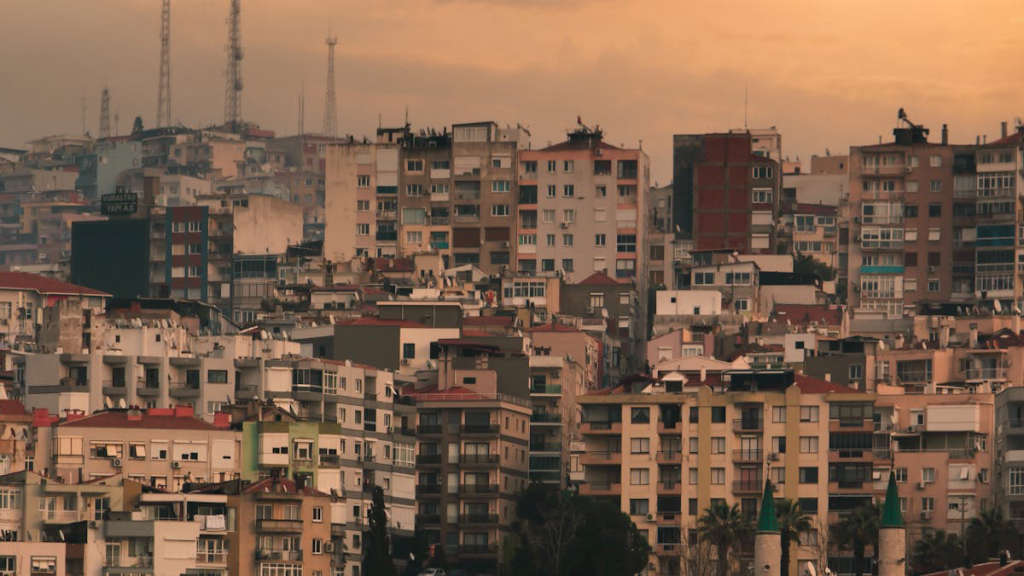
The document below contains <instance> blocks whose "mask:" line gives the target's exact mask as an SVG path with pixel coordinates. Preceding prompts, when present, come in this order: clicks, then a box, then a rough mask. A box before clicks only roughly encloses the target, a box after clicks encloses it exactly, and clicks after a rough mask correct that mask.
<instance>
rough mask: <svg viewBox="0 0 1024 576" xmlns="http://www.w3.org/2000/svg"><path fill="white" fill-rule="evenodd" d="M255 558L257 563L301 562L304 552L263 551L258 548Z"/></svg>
mask: <svg viewBox="0 0 1024 576" xmlns="http://www.w3.org/2000/svg"><path fill="white" fill-rule="evenodd" d="M254 557H255V558H256V561H257V562H266V561H283V562H301V561H302V550H262V549H259V548H257V549H256V551H255V553H254Z"/></svg>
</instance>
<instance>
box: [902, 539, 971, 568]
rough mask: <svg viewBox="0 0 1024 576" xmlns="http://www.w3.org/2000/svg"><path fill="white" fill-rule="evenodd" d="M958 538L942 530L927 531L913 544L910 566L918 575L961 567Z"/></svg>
mask: <svg viewBox="0 0 1024 576" xmlns="http://www.w3.org/2000/svg"><path fill="white" fill-rule="evenodd" d="M963 563H964V552H963V547H962V546H961V543H960V538H959V537H958V536H957V535H956V534H952V533H949V532H946V531H944V530H935V531H929V532H927V533H926V534H924V535H923V536H922V537H921V539H920V540H918V541H917V542H915V543H914V554H913V556H912V558H911V565H912V566H913V568H914V571H915V572H917V573H919V574H927V573H929V572H938V571H940V570H951V569H953V568H957V567H960V566H963Z"/></svg>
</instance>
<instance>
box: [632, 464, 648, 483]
mask: <svg viewBox="0 0 1024 576" xmlns="http://www.w3.org/2000/svg"><path fill="white" fill-rule="evenodd" d="M629 483H630V484H631V485H633V486H647V485H648V484H650V483H651V471H650V470H648V469H647V468H631V469H630V470H629Z"/></svg>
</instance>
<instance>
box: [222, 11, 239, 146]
mask: <svg viewBox="0 0 1024 576" xmlns="http://www.w3.org/2000/svg"><path fill="white" fill-rule="evenodd" d="M241 16H242V0H231V13H230V15H229V16H228V73H227V81H226V85H225V87H224V123H225V124H227V125H228V126H230V127H231V128H232V129H233V130H237V129H238V127H239V124H241V122H242V31H241V29H240V26H239V21H240V20H241Z"/></svg>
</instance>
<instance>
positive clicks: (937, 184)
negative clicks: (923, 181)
mask: <svg viewBox="0 0 1024 576" xmlns="http://www.w3.org/2000/svg"><path fill="white" fill-rule="evenodd" d="M929 186H930V189H931V191H932V192H933V193H936V194H937V193H939V192H942V180H932V181H931V183H930V184H929Z"/></svg>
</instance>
